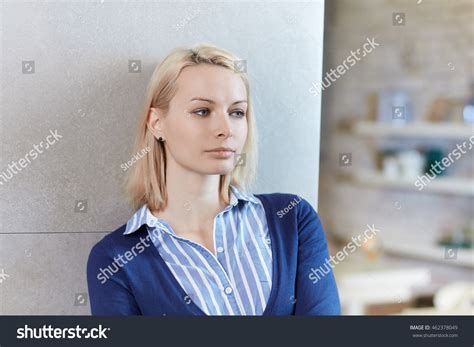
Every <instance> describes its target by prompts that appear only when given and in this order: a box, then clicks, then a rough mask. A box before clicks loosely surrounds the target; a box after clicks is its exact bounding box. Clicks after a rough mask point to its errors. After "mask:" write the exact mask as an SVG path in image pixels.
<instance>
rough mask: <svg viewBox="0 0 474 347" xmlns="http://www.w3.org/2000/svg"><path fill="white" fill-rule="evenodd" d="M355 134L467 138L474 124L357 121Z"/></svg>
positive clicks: (473, 132)
mask: <svg viewBox="0 0 474 347" xmlns="http://www.w3.org/2000/svg"><path fill="white" fill-rule="evenodd" d="M353 132H354V133H355V134H357V135H363V136H373V137H386V136H392V137H413V138H444V139H462V140H466V139H469V137H470V136H472V135H474V124H473V125H468V124H458V123H428V122H418V123H407V124H403V123H400V124H397V123H394V124H391V123H390V124H384V123H376V122H370V121H361V122H357V123H356V124H355V125H354V127H353Z"/></svg>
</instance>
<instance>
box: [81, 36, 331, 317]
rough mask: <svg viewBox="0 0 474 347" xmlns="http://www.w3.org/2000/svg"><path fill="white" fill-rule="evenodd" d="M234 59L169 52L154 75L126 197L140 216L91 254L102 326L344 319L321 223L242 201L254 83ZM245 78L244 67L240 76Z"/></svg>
mask: <svg viewBox="0 0 474 347" xmlns="http://www.w3.org/2000/svg"><path fill="white" fill-rule="evenodd" d="M241 63H242V61H239V59H238V58H237V57H236V56H234V55H233V54H231V53H229V52H227V51H225V50H223V49H220V48H217V47H214V46H211V45H199V46H196V47H194V48H192V49H184V48H178V49H175V50H173V51H172V52H171V53H170V54H169V55H168V56H167V57H166V58H165V59H164V60H163V62H162V63H161V64H160V65H159V66H158V67H157V68H156V69H155V71H154V73H153V76H152V77H151V81H150V83H149V87H148V96H147V99H146V103H145V109H144V112H143V116H142V118H141V120H140V125H139V130H138V134H137V139H136V151H135V153H136V152H138V151H141V152H142V153H145V155H144V156H143V157H142V158H141V159H139V160H138V161H137V162H136V163H135V164H134V166H133V167H132V168H131V169H130V175H129V177H128V181H127V191H128V193H129V196H130V198H131V202H132V205H133V206H134V208H135V209H136V213H135V214H134V215H133V216H132V218H130V220H129V221H128V222H127V224H126V225H123V226H122V227H120V228H119V229H117V230H115V231H114V232H112V233H110V234H108V235H106V236H105V237H104V238H103V239H102V240H100V241H99V242H98V243H97V244H96V245H95V246H94V247H93V249H92V251H91V253H90V256H89V260H88V265H87V277H88V286H89V295H90V302H91V310H92V314H94V315H333V314H339V313H340V304H339V297H338V293H337V288H336V284H335V281H334V277H333V274H332V272H331V271H329V272H328V273H327V274H325V276H323V277H322V278H321V279H319V281H317V282H316V283H315V282H314V281H312V280H311V278H310V275H311V273H312V269H314V268H319V267H320V266H322V264H323V263H324V262H325V261H326V260H327V259H328V251H327V244H326V239H325V235H324V231H323V228H322V226H321V222H320V220H319V217H318V215H317V213H316V212H315V211H314V209H313V208H312V207H311V205H310V204H309V203H308V202H307V201H306V200H304V199H301V198H300V197H298V196H296V195H293V194H282V193H274V194H260V195H252V194H249V193H246V187H248V186H249V184H250V183H251V182H252V180H253V177H254V173H255V163H256V139H255V122H254V116H253V113H252V107H251V98H250V91H249V82H248V79H247V77H246V74H245V73H243V72H241V70H242V69H241V68H240V66H241ZM234 67H239V68H234Z"/></svg>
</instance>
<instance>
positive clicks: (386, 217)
mask: <svg viewBox="0 0 474 347" xmlns="http://www.w3.org/2000/svg"><path fill="white" fill-rule="evenodd" d="M367 38H369V39H372V38H375V41H376V43H377V44H378V45H377V46H375V45H373V46H375V47H374V48H373V49H371V51H370V52H367V54H366V55H365V57H360V59H359V60H357V59H356V60H355V62H356V63H355V64H354V65H353V66H350V64H347V62H349V63H350V62H351V60H350V59H347V57H348V56H351V51H353V52H356V50H357V49H359V48H360V49H361V54H362V51H363V49H362V48H363V44H364V43H365V42H367ZM366 47H368V46H366ZM345 59H346V66H347V67H349V69H347V70H346V71H344V70H345V69H342V68H341V69H340V73H339V75H340V77H339V78H335V76H334V74H332V75H331V76H330V77H329V78H328V79H327V80H324V78H325V74H326V73H330V71H331V69H333V70H336V69H337V67H338V66H339V65H341V64H342V65H343V62H344V60H345ZM473 62H474V2H473V1H472V0H456V1H444V0H418V1H416V0H413V1H401V0H400V1H394V0H392V1H389V0H386V1H373V0H358V1H350V0H332V1H326V10H325V43H324V71H323V81H322V82H323V83H322V85H323V86H322V87H320V86H319V85H318V87H320V89H321V91H322V133H321V175H320V180H319V184H320V196H319V210H318V212H319V214H320V215H321V218H322V220H323V223H324V225H325V229H326V232H327V233H328V235H329V237H330V239H331V254H333V255H336V254H337V252H340V251H341V250H343V248H344V246H347V245H348V242H351V240H352V237H357V236H358V235H362V238H361V239H363V238H364V237H363V235H364V231H365V230H367V229H368V225H369V226H373V225H374V226H375V228H376V229H377V232H376V235H375V236H374V237H371V238H370V239H369V238H367V239H366V242H363V243H360V247H359V246H357V251H355V252H354V253H350V252H346V253H348V255H347V256H346V255H344V256H343V255H340V257H341V258H342V259H343V260H342V261H338V264H337V265H335V266H334V271H335V273H336V277H337V282H338V285H339V290H340V296H341V299H342V302H343V311H344V313H345V314H473V305H474V289H473V266H474V252H473V235H474V219H473V218H474V213H473V212H474V205H473V198H474V180H473V179H474V160H473V151H472V150H471V149H472V147H473V145H472V143H470V142H469V140H470V137H471V136H473V135H474V131H473V129H474V112H473V110H474V74H473V72H474V70H473ZM343 71H344V72H343ZM331 78H332V79H331ZM327 82H329V83H327ZM328 84H329V85H328ZM316 85H317V83H316ZM314 87H315V86H314V85H313V87H312V88H314ZM313 91H314V90H313ZM471 140H474V138H471ZM473 142H474V141H473ZM443 159H444V161H443ZM436 162H438V164H436ZM439 163H441V164H439ZM371 236H372V235H371ZM352 242H353V241H352ZM346 251H347V248H346Z"/></svg>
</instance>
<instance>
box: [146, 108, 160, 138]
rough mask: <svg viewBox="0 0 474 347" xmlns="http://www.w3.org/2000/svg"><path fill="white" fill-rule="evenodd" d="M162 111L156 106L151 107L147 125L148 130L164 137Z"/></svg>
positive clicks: (156, 135)
mask: <svg viewBox="0 0 474 347" xmlns="http://www.w3.org/2000/svg"><path fill="white" fill-rule="evenodd" d="M162 123H163V118H162V113H161V111H159V110H158V109H156V108H155V107H151V108H150V110H149V112H148V120H147V127H148V130H150V131H151V133H152V134H153V135H154V136H155V137H156V138H158V137H160V136H161V137H164V135H163V129H162Z"/></svg>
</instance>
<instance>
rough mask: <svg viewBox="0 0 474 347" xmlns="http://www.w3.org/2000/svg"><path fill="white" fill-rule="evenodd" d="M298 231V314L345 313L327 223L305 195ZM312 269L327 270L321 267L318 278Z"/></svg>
mask: <svg viewBox="0 0 474 347" xmlns="http://www.w3.org/2000/svg"><path fill="white" fill-rule="evenodd" d="M298 234H299V235H298V238H299V242H298V273H297V279H296V295H295V299H296V303H295V305H296V306H295V315H339V314H341V305H340V302H339V295H338V292H337V287H336V281H335V280H334V275H333V272H332V268H331V266H330V263H329V254H328V249H327V241H326V236H325V233H324V230H323V226H322V225H321V221H320V219H319V216H318V214H317V213H316V211H315V210H314V209H313V207H312V206H311V205H310V204H309V203H308V202H307V201H306V200H305V199H302V200H301V202H300V203H299V206H298ZM312 269H315V270H316V269H322V270H324V271H321V270H318V272H317V273H318V276H319V278H318V276H316V275H315V274H314V271H315V270H312ZM324 272H326V273H324ZM311 274H313V275H311ZM321 274H322V275H321Z"/></svg>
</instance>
